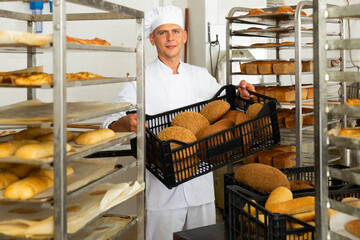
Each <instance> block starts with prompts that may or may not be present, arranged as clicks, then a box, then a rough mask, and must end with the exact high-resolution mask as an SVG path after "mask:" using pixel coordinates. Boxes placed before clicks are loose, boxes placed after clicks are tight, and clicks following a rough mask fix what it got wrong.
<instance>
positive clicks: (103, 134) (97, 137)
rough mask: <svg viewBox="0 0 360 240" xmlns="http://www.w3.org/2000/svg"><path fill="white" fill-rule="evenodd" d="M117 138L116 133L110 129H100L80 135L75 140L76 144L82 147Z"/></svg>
mask: <svg viewBox="0 0 360 240" xmlns="http://www.w3.org/2000/svg"><path fill="white" fill-rule="evenodd" d="M113 137H115V132H114V131H113V130H111V129H108V128H100V129H96V130H94V131H88V132H83V133H80V134H79V135H78V136H77V137H76V138H75V140H74V141H75V143H77V144H80V145H93V144H96V143H99V142H102V141H105V140H107V139H110V138H113Z"/></svg>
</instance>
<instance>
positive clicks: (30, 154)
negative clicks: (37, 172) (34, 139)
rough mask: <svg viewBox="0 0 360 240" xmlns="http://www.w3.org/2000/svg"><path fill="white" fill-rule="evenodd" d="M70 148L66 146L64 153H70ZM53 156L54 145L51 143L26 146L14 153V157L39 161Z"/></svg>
mask: <svg viewBox="0 0 360 240" xmlns="http://www.w3.org/2000/svg"><path fill="white" fill-rule="evenodd" d="M70 150H71V146H70V145H69V144H66V151H67V152H68V151H70ZM53 154H54V143H53V141H48V142H41V143H34V144H26V145H24V146H22V147H20V148H19V149H18V150H17V151H16V152H15V154H14V155H15V156H16V157H20V158H26V159H40V158H45V157H50V156H52V155H53Z"/></svg>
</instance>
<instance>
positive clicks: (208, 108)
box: [200, 100, 230, 124]
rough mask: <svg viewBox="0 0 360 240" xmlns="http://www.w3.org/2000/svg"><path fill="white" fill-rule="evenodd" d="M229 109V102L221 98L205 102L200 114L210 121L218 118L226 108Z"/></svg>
mask: <svg viewBox="0 0 360 240" xmlns="http://www.w3.org/2000/svg"><path fill="white" fill-rule="evenodd" d="M229 109H230V104H229V103H228V102H226V101H223V100H215V101H212V102H209V103H208V104H206V105H205V106H204V107H203V108H202V109H201V110H200V114H202V115H204V117H205V118H206V119H207V120H208V121H209V122H210V124H211V123H213V122H215V121H216V120H218V119H220V118H221V117H222V116H223V115H224V114H225V113H226V112H227V111H228V110H229Z"/></svg>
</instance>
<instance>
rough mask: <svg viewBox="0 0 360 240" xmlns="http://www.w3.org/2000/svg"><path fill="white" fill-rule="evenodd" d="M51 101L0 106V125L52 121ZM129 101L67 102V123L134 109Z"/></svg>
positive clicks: (34, 101)
mask: <svg viewBox="0 0 360 240" xmlns="http://www.w3.org/2000/svg"><path fill="white" fill-rule="evenodd" d="M53 107H54V106H53V103H52V102H50V103H46V102H42V101H40V100H39V99H33V100H29V101H23V102H19V103H15V104H12V105H7V106H4V107H0V125H9V124H11V125H29V124H33V125H34V124H39V125H40V124H42V123H52V122H53ZM134 108H135V106H134V105H132V104H131V103H127V102H124V103H103V102H68V103H67V123H68V124H69V123H74V122H80V121H83V120H87V119H91V118H96V117H100V116H104V115H108V114H112V113H117V112H121V111H127V110H131V109H134Z"/></svg>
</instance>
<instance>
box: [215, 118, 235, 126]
mask: <svg viewBox="0 0 360 240" xmlns="http://www.w3.org/2000/svg"><path fill="white" fill-rule="evenodd" d="M213 125H222V126H224V127H225V128H230V127H232V126H234V123H233V121H231V120H229V119H220V120H219V121H217V122H214V123H213Z"/></svg>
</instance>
